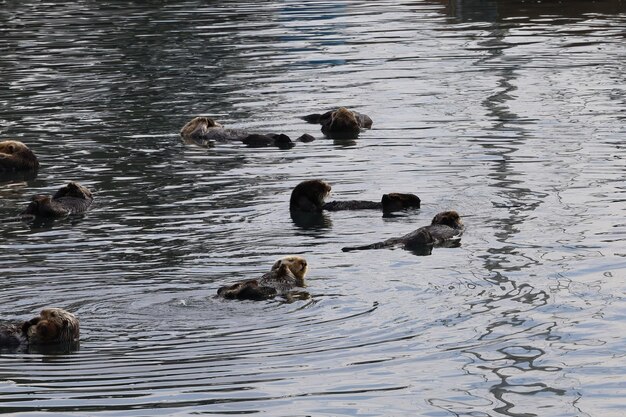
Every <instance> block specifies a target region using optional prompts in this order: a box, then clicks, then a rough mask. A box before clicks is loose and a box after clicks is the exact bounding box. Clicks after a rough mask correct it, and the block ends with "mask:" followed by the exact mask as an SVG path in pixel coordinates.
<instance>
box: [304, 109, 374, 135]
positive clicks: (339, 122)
mask: <svg viewBox="0 0 626 417" xmlns="http://www.w3.org/2000/svg"><path fill="white" fill-rule="evenodd" d="M302 119H303V120H305V121H307V122H309V123H315V124H321V125H322V133H323V134H324V135H326V136H328V137H330V138H337V139H342V138H348V139H354V138H356V137H357V136H358V135H359V133H360V132H361V129H370V128H371V127H372V119H371V118H370V117H369V116H368V115H366V114H362V113H359V112H356V111H352V110H348V109H346V108H345V107H339V108H338V109H337V110H331V111H328V112H326V113H324V114H317V113H316V114H309V115H307V116H304V117H302Z"/></svg>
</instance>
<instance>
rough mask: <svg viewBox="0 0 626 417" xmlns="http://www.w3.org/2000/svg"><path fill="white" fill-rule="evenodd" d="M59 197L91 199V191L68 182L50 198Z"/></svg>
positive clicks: (75, 183)
mask: <svg viewBox="0 0 626 417" xmlns="http://www.w3.org/2000/svg"><path fill="white" fill-rule="evenodd" d="M61 197H74V198H82V199H86V200H90V199H93V196H92V194H91V191H89V190H88V189H87V188H86V187H83V186H82V185H80V184H79V183H77V182H74V181H70V182H69V183H68V184H67V185H66V186H65V187H61V188H60V189H59V190H58V191H57V192H56V193H55V194H54V197H52V198H61Z"/></svg>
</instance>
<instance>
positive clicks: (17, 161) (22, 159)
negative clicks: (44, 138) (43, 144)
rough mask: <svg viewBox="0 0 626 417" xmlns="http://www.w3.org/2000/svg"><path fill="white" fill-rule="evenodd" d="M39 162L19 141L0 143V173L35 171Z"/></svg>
mask: <svg viewBox="0 0 626 417" xmlns="http://www.w3.org/2000/svg"><path fill="white" fill-rule="evenodd" d="M38 168H39V161H38V160H37V157H36V156H35V154H34V153H33V152H32V151H31V150H30V149H29V148H28V146H26V145H25V144H23V143H22V142H20V141H17V140H5V141H2V142H0V172H17V171H37V169H38Z"/></svg>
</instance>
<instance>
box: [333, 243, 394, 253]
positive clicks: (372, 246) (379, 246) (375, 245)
mask: <svg viewBox="0 0 626 417" xmlns="http://www.w3.org/2000/svg"><path fill="white" fill-rule="evenodd" d="M388 246H389V243H387V242H376V243H372V244H369V245H364V246H346V247H345V248H341V251H342V252H352V251H354V250H368V249H382V248H386V247H388Z"/></svg>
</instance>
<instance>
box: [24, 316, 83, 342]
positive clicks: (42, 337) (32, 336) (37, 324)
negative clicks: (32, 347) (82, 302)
mask: <svg viewBox="0 0 626 417" xmlns="http://www.w3.org/2000/svg"><path fill="white" fill-rule="evenodd" d="M79 327H80V326H79V324H78V318H76V316H74V315H73V314H72V313H70V312H68V311H66V310H63V309H62V308H46V309H44V310H42V311H41V313H39V317H35V318H33V319H31V320H30V321H27V322H26V323H24V324H23V326H22V330H23V332H24V333H25V335H26V337H27V338H28V342H29V343H31V344H52V343H64V342H65V343H67V342H77V341H78V339H79V336H80V329H79Z"/></svg>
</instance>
